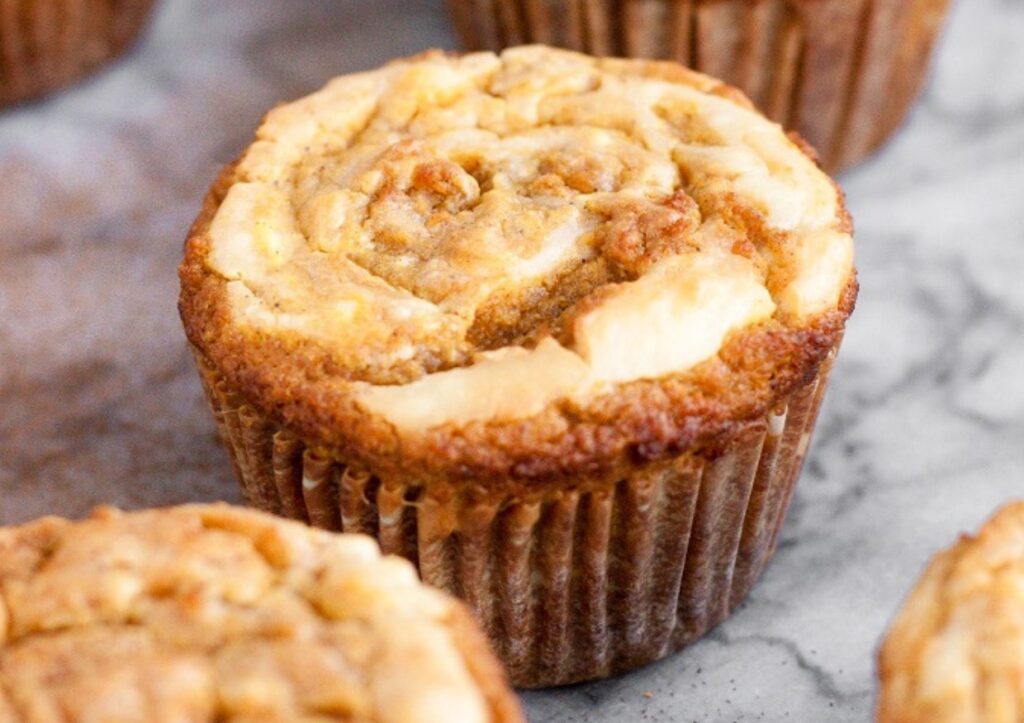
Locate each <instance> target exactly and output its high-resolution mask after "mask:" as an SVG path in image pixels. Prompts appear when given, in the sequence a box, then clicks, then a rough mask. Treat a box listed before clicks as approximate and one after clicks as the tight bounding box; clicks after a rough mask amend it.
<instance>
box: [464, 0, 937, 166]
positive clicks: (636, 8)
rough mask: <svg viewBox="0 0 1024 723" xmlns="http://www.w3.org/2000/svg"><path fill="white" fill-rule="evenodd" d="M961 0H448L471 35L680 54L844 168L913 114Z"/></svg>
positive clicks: (478, 41) (478, 39)
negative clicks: (952, 5) (950, 14)
mask: <svg viewBox="0 0 1024 723" xmlns="http://www.w3.org/2000/svg"><path fill="white" fill-rule="evenodd" d="M948 4H949V0H448V6H449V9H450V12H451V16H452V19H453V21H454V23H455V26H456V29H457V31H458V33H459V35H460V37H461V39H462V42H463V45H464V46H465V47H467V48H468V49H471V50H480V49H490V50H498V49H500V48H503V47H507V46H510V45H519V44H524V43H544V44H547V45H557V46H561V47H566V48H571V49H574V50H580V51H583V52H587V53H590V54H593V55H616V56H628V57H644V58H660V59H670V60H675V61H678V62H680V63H682V64H683V65H687V66H689V67H691V68H694V69H696V70H699V71H702V72H704V73H707V74H709V75H713V76H715V77H717V78H720V79H722V80H724V81H726V82H727V83H729V84H731V85H734V86H736V87H738V88H740V89H742V90H743V91H744V92H745V93H746V94H747V95H748V96H750V98H751V99H752V100H753V101H754V103H755V104H756V105H757V106H758V107H759V108H760V109H761V110H762V111H763V112H764V113H765V114H767V115H768V116H769V117H771V118H772V119H773V120H775V121H777V122H779V123H781V124H783V125H784V126H786V127H787V128H789V129H791V130H795V131H797V132H799V133H800V135H801V136H803V138H804V139H806V140H807V141H808V142H809V143H810V144H811V145H812V146H814V147H815V148H816V149H817V151H818V153H819V154H820V156H821V159H822V164H823V166H824V167H825V168H826V169H828V170H830V171H836V170H839V169H841V168H844V167H847V166H849V165H851V164H853V163H856V162H857V161H859V160H861V159H863V158H864V157H866V156H867V155H869V154H870V153H871V152H872V151H874V150H875V149H876V148H877V147H878V146H879V145H881V144H882V143H883V142H884V141H885V139H886V138H887V137H888V136H889V135H890V134H891V133H892V132H893V131H894V130H895V129H896V128H897V127H898V126H899V125H900V124H901V122H902V121H903V119H904V118H905V116H906V114H907V112H908V111H909V109H910V107H911V106H912V105H913V102H914V100H915V98H916V97H917V94H918V92H919V90H920V88H921V86H922V85H923V83H924V79H925V76H926V74H927V68H928V60H929V57H930V55H931V51H932V46H933V44H934V42H935V38H936V36H937V34H938V31H939V28H940V26H941V24H942V20H943V18H944V17H945V14H946V9H947V7H948Z"/></svg>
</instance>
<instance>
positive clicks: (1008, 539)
mask: <svg viewBox="0 0 1024 723" xmlns="http://www.w3.org/2000/svg"><path fill="white" fill-rule="evenodd" d="M879 672H880V676H881V692H880V697H879V703H878V720H879V721H881V722H882V723H896V722H897V721H898V722H899V723H918V722H920V723H926V722H927V723H1013V722H1014V721H1020V720H1022V719H1024V502H1016V503H1013V504H1010V505H1008V506H1006V507H1005V508H1003V509H1002V510H1001V511H1000V512H999V513H997V514H996V515H995V517H993V518H992V519H991V520H990V521H989V522H988V523H986V524H985V526H984V527H982V529H981V531H980V532H979V533H978V534H977V536H974V537H966V536H965V537H963V538H961V539H960V541H959V542H958V543H957V544H956V545H955V546H954V547H952V548H951V549H949V550H946V551H945V552H943V553H941V554H939V555H937V556H936V557H935V559H934V560H932V562H931V564H930V565H929V566H928V569H927V570H926V571H925V573H924V576H923V577H922V578H921V580H920V581H919V582H918V583H917V586H916V587H915V588H914V591H913V592H912V593H911V594H910V597H909V598H908V599H907V601H906V603H905V604H904V606H903V609H902V610H901V611H900V613H899V615H898V616H897V617H896V620H895V621H894V622H893V624H892V627H891V629H890V630H889V634H888V636H887V637H886V640H885V643H884V644H883V646H882V651H881V655H880V671H879Z"/></svg>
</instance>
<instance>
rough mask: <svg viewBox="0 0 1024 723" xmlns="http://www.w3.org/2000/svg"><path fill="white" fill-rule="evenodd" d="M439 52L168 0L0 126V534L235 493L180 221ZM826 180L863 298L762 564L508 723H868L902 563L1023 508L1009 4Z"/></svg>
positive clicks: (439, 25)
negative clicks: (700, 630) (742, 590)
mask: <svg viewBox="0 0 1024 723" xmlns="http://www.w3.org/2000/svg"><path fill="white" fill-rule="evenodd" d="M452 45H453V39H452V37H451V36H450V34H449V31H448V29H447V25H446V22H445V16H444V13H443V9H442V2H441V0H374V1H373V2H370V1H369V0H345V1H343V0H273V1H270V2H268V1H266V0H165V2H164V3H163V6H162V8H161V10H160V12H159V14H158V16H157V18H156V22H155V23H154V25H153V27H152V28H151V30H150V32H149V33H148V34H147V35H146V37H145V39H144V40H143V42H142V44H141V45H140V46H139V47H138V48H137V50H136V51H135V52H134V53H132V54H131V55H130V56H129V57H128V58H127V59H125V60H124V62H121V63H119V64H117V65H115V66H114V67H112V68H111V69H110V70H109V71H107V72H105V73H103V74H102V75H100V76H99V77H97V78H95V79H93V80H91V81H89V82H86V83H84V84H81V85H79V86H77V87H76V88H74V89H73V90H71V91H69V92H67V93H64V94H63V95H60V96H57V97H54V98H52V99H49V100H46V101H44V102H39V103H35V104H31V105H27V106H23V107H21V108H18V109H16V110H13V111H8V112H5V113H0V179H2V185H0V189H2V190H0V410H2V412H0V523H11V522H17V521H21V520H26V519H29V518H32V517H36V516H39V515H43V514H47V513H59V514H63V515H82V514H84V513H85V512H86V511H87V510H88V509H89V508H90V507H92V506H93V505H96V504H100V503H114V504H118V505H122V506H126V507H140V506H144V505H156V504H167V503H175V502H183V501H187V500H214V499H228V500H237V499H238V496H237V493H236V490H235V486H234V482H233V481H232V480H231V479H230V476H229V469H228V465H227V463H226V459H225V456H224V453H223V452H222V451H221V450H220V448H219V446H218V445H217V443H216V440H215V437H214V430H213V426H212V423H211V420H210V417H209V414H208V413H207V411H206V409H205V407H204V404H203V402H202V399H201V393H200V389H199V385H198V382H197V380H196V377H195V374H194V371H193V370H192V368H191V361H190V359H189V358H188V354H187V352H186V350H185V346H184V340H183V335H182V333H181V330H180V326H179V322H178V318H177V313H176V309H175V303H176V295H177V278H176V275H175V267H176V265H177V263H178V258H179V253H180V249H181V242H182V240H183V237H184V234H185V230H186V229H187V228H188V225H189V223H190V222H191V220H192V217H193V215H194V213H195V211H196V209H197V206H198V203H199V199H200V198H201V196H202V193H203V191H204V190H205V188H206V187H207V185H208V183H209V182H210V180H211V179H212V177H213V175H214V173H215V171H216V170H217V168H218V167H219V166H220V165H221V164H223V163H225V162H227V161H229V160H230V159H232V158H233V157H234V155H235V154H236V153H237V152H238V151H239V150H240V149H241V148H242V147H243V146H244V145H245V143H246V141H247V139H248V138H249V136H250V134H251V131H252V129H253V127H254V126H255V124H256V123H257V121H258V119H259V117H260V116H261V114H262V112H263V111H264V110H266V109H267V108H268V107H269V106H271V105H272V104H274V103H275V102H277V101H280V100H285V99H289V98H293V97H296V96H299V95H302V94H304V93H305V92H307V91H310V90H313V89H314V88H316V87H318V86H319V85H321V84H322V82H323V81H324V80H325V79H326V78H328V77H330V76H333V75H335V74H338V73H342V72H347V71H352V70H357V69H362V68H367V67H371V66H374V65H377V64H379V63H381V62H384V61H386V60H387V59H389V58H391V57H393V56H396V55H402V54H409V53H413V52H416V51H419V50H422V49H423V48H425V47H429V46H442V47H445V46H448V47H450V46H452ZM841 180H842V182H843V184H844V186H845V187H846V190H847V192H848V195H849V203H850V207H851V210H852V212H853V214H854V217H855V219H856V223H857V244H858V246H857V254H858V265H859V267H860V278H861V283H862V291H861V297H860V299H861V300H860V303H859V305H858V309H857V312H856V314H855V315H854V318H853V321H852V323H851V325H850V329H849V332H848V334H847V337H846V344H845V347H844V349H843V353H842V354H841V355H840V361H839V365H838V369H837V371H836V373H835V374H834V377H833V378H834V382H833V386H832V388H831V391H830V393H829V397H828V400H827V403H826V406H825V409H824V411H823V415H822V419H821V422H820V425H819V428H818V434H817V438H816V440H815V443H814V446H813V451H812V453H811V457H810V461H809V463H808V466H807V469H806V471H805V474H804V477H803V479H802V481H801V484H800V486H799V488H798V492H797V496H796V500H795V503H794V506H793V508H792V510H791V512H790V515H789V520H788V522H787V524H786V528H785V531H784V533H783V539H782V543H781V545H780V548H779V551H778V553H777V556H776V559H775V561H774V563H773V564H772V565H771V566H770V568H769V570H768V571H767V573H766V574H765V576H764V578H763V579H762V581H761V582H760V584H759V585H758V586H757V587H756V588H755V589H754V591H753V593H752V594H751V596H750V599H749V600H748V601H747V603H746V604H745V605H744V606H743V607H742V608H741V609H740V610H739V611H738V612H737V613H736V614H735V615H734V616H733V617H732V618H731V619H729V620H728V621H727V622H726V623H724V624H723V625H721V626H720V627H719V628H717V629H716V630H715V631H714V632H712V634H711V635H709V636H708V637H707V638H705V639H704V640H702V641H701V642H699V643H697V644H696V645H694V646H692V647H690V648H689V649H687V650H686V651H684V652H683V653H681V654H679V655H676V656H675V657H672V658H670V659H668V660H666V661H663V662H661V663H659V664H656V665H653V666H650V667H648V668H646V669H643V670H640V671H638V672H635V673H633V674H631V675H627V676H624V677H621V678H618V679H615V680H609V681H603V682H597V683H591V684H587V685H582V686H576V687H571V688H566V689H562V690H555V691H548V692H534V693H529V694H527V695H526V696H525V700H526V705H527V710H528V712H529V715H530V718H531V720H533V721H535V722H537V723H541V722H544V721H560V722H561V721H565V722H568V721H596V722H599V723H600V722H602V721H609V722H610V721H632V720H646V721H723V722H725V721H749V720H765V721H786V720H791V721H864V720H868V719H869V718H870V715H871V708H872V705H873V701H874V653H875V649H876V646H877V644H878V641H879V637H880V635H881V634H882V632H883V630H884V628H885V626H886V624H887V622H888V620H889V619H890V617H891V616H892V614H893V612H894V611H895V609H896V608H897V606H898V605H899V602H900V600H901V598H902V596H903V595H904V594H905V593H906V592H907V590H908V589H909V587H910V586H911V585H912V583H913V581H914V579H915V578H916V576H917V575H918V573H919V572H920V570H921V568H922V566H923V564H924V563H925V561H926V560H927V559H928V557H929V556H930V555H931V554H932V553H933V552H934V551H935V550H936V549H938V548H940V547H942V546H945V545H948V544H949V543H951V542H952V540H953V539H954V538H955V537H956V535H957V534H958V533H959V532H960V531H963V530H969V529H973V528H975V527H977V526H978V525H979V524H980V522H981V521H982V520H983V519H984V518H986V517H987V516H988V515H989V514H990V513H991V512H992V511H993V510H994V509H995V508H996V507H997V506H998V505H999V504H1000V503H1002V502H1004V501H1006V500H1007V499H1010V498H1012V497H1014V496H1017V497H1024V282H1022V280H1021V276H1022V272H1024V4H1021V3H1011V2H1007V1H1006V0H969V2H968V1H967V0H961V1H960V2H959V3H956V6H955V8H954V11H953V14H952V18H951V22H950V24H949V26H948V30H947V32H946V34H945V37H944V39H943V43H942V45H941V48H940V52H939V55H938V59H937V63H936V66H935V72H934V77H933V80H932V83H931V85H930V87H929V88H928V90H927V92H926V94H925V96H924V98H923V99H922V102H921V103H920V105H919V106H918V108H917V110H916V112H915V113H914V115H913V117H912V119H911V121H910V123H909V124H908V125H907V126H906V128H904V130H903V131H902V132H901V133H900V135H899V136H898V137H897V138H896V139H895V140H894V141H893V142H892V143H891V144H890V145H889V146H888V147H886V149H885V150H884V152H882V153H881V154H880V155H878V156H877V157H875V158H874V159H873V160H872V161H870V162H868V163H866V164H864V165H862V166H861V167H859V168H857V169H856V170H854V171H852V172H850V173H847V174H846V175H845V176H844V177H843V178H842V179H841Z"/></svg>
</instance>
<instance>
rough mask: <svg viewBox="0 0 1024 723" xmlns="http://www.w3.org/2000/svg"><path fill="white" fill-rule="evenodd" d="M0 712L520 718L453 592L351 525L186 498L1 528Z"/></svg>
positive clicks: (10, 715)
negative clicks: (306, 521) (160, 506)
mask: <svg viewBox="0 0 1024 723" xmlns="http://www.w3.org/2000/svg"><path fill="white" fill-rule="evenodd" d="M0 591H2V593H3V595H2V597H0V719H2V720H15V719H33V720H43V719H45V720H51V719H52V720H56V719H61V720H108V719H115V718H116V719H117V720H194V721H201V720H211V721H212V720H218V721H221V720H256V719H259V720H313V719H316V720H346V721H368V722H369V721H382V722H383V721H394V722H395V723H404V722H410V723H411V722H413V721H424V722H426V721H431V722H432V721H437V720H442V719H443V720H452V721H460V722H463V721H464V722H466V723H470V722H476V721H480V722H484V721H519V720H521V717H520V716H519V714H518V712H517V709H516V705H515V703H514V700H513V699H512V697H511V695H510V694H509V693H508V691H507V689H504V690H503V688H504V682H503V677H502V675H501V673H500V672H499V668H498V667H497V663H496V662H494V661H493V659H492V658H491V657H490V654H489V652H488V651H487V649H486V647H485V645H484V644H483V643H482V641H481V639H480V637H479V633H478V632H476V630H475V628H474V627H473V625H472V624H471V623H470V622H469V618H468V615H467V613H466V612H464V611H463V609H462V608H461V606H459V605H458V604H457V603H455V602H454V601H453V600H451V599H449V598H447V597H445V596H444V595H442V594H441V593H439V592H437V591H434V590H432V589H430V588H427V587H425V586H423V585H421V584H420V583H419V581H418V579H417V577H416V573H415V571H414V569H413V567H412V565H410V564H409V563H408V562H406V561H405V560H401V559H398V558H391V557H388V558H384V557H381V555H380V552H379V550H378V548H377V545H376V544H375V543H374V542H373V541H372V540H371V539H369V538H366V537H362V536H360V535H344V536H341V535H332V534H329V533H326V532H322V531H315V530H312V529H309V528H307V527H306V526H305V525H301V524H298V523H294V522H285V521H283V520H279V519H276V518H273V517H271V516H269V515H264V514H262V513H257V512H249V511H243V510H237V509H232V508H230V507H227V506H203V505H194V506H187V507H179V508H172V509H168V510H157V511H149V512H143V513H134V514H130V515H121V514H120V513H117V512H116V511H111V510H106V511H99V512H97V513H96V514H95V515H94V516H93V517H92V518H90V519H88V520H85V521H83V522H78V523H72V522H68V521H66V520H61V519H56V518H51V519H46V520H41V521H39V522H36V523H32V524H29V525H25V526H23V527H13V528H3V529H0Z"/></svg>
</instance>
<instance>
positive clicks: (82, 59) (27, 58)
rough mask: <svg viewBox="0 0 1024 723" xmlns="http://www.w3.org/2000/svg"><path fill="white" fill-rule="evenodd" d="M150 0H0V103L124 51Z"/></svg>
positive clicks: (45, 88)
mask: <svg viewBox="0 0 1024 723" xmlns="http://www.w3.org/2000/svg"><path fill="white" fill-rule="evenodd" d="M153 2H154V0H0V105H7V104H10V103H16V102H19V101H22V100H26V99H28V98H32V97H35V96H37V95H41V94H43V93H47V92H49V91H52V90H55V89H57V88H59V87H61V86H63V85H66V84H68V83H71V82H72V81H75V80H77V79H79V78H81V77H82V76H84V75H86V74H88V73H89V72H91V71H92V70H94V69H96V68H98V67H99V66H101V65H103V64H104V63H105V62H106V61H108V60H110V59H112V58H114V57H115V56H117V55H118V54H120V53H121V52H122V51H123V50H125V49H126V48H127V47H128V46H129V45H130V44H131V43H132V41H134V40H135V38H136V37H137V36H138V34H139V32H140V31H141V30H142V28H143V26H144V25H145V23H146V20H147V19H148V18H149V15H150V12H151V10H152V7H153Z"/></svg>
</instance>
